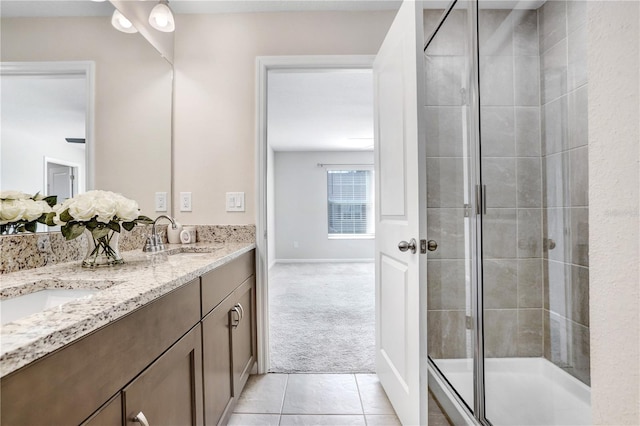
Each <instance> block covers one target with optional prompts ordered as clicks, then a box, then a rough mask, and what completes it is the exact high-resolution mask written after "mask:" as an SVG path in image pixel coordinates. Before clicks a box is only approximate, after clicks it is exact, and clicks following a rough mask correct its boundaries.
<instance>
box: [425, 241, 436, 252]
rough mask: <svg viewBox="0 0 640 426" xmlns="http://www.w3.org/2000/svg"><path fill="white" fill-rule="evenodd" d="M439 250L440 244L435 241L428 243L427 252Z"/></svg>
mask: <svg viewBox="0 0 640 426" xmlns="http://www.w3.org/2000/svg"><path fill="white" fill-rule="evenodd" d="M437 248H438V243H437V242H436V241H434V240H429V241H427V250H429V251H436V250H437Z"/></svg>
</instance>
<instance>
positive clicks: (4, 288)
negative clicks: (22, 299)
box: [0, 243, 255, 377]
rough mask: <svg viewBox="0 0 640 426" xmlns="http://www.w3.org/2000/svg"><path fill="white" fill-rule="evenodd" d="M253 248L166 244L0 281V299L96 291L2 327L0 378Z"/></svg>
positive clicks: (247, 245) (249, 245)
mask: <svg viewBox="0 0 640 426" xmlns="http://www.w3.org/2000/svg"><path fill="white" fill-rule="evenodd" d="M254 248H255V244H253V243H226V244H222V243H197V244H193V245H184V246H182V245H179V244H168V245H167V250H166V251H165V252H162V253H153V254H148V253H143V252H142V251H139V250H136V251H128V252H123V253H122V255H123V258H124V259H125V263H124V264H123V265H117V266H113V267H106V268H98V269H86V268H82V267H81V266H80V262H79V261H75V262H69V263H61V264H58V265H54V266H46V267H42V268H36V269H30V270H26V271H20V272H13V273H9V274H4V275H0V299H8V298H11V297H15V296H18V295H22V294H28V293H32V292H35V291H38V290H43V289H49V288H67V289H83V288H84V289H98V290H99V291H98V292H97V293H95V294H93V295H91V296H88V297H84V298H82V299H77V300H73V301H71V302H68V303H65V304H63V305H60V306H57V307H54V308H51V309H47V310H45V311H43V312H39V313H36V314H33V315H30V316H27V317H24V318H21V319H19V320H16V321H13V322H10V323H7V324H4V325H2V330H1V331H0V377H4V376H6V375H7V374H9V373H11V372H13V371H15V370H17V369H19V368H20V367H23V366H25V365H27V364H29V363H30V362H33V361H35V360H37V359H39V358H41V357H43V356H45V355H47V354H49V353H51V352H53V351H55V350H56V349H59V348H61V347H63V346H64V345H67V344H69V343H71V342H73V341H75V340H77V339H79V338H80V337H82V336H85V335H87V334H89V333H91V332H92V331H95V330H97V329H98V328H100V327H102V326H104V325H106V324H109V323H111V322H113V321H115V320H117V319H118V318H120V317H122V316H124V315H126V314H128V313H129V312H132V311H134V310H135V309H137V308H139V307H141V306H143V305H145V304H147V303H149V302H151V301H152V300H155V299H157V298H159V297H160V296H162V295H164V294H166V293H168V292H170V291H171V290H174V289H176V288H178V287H180V286H182V285H183V284H186V283H187V282H189V281H191V280H193V279H194V278H197V277H199V276H200V275H202V274H205V273H206V272H209V271H211V270H212V269H215V268H216V267H218V266H221V265H224V264H225V263H228V262H229V261H231V260H233V259H235V258H237V257H239V256H240V255H242V254H244V253H246V252H248V251H250V250H252V249H254Z"/></svg>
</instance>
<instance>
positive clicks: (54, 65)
mask: <svg viewBox="0 0 640 426" xmlns="http://www.w3.org/2000/svg"><path fill="white" fill-rule="evenodd" d="M5 3H6V4H5ZM113 11H114V5H112V4H111V3H109V2H78V1H56V2H49V1H20V2H4V3H3V5H2V15H1V16H0V18H1V21H2V22H1V26H0V36H1V46H0V61H1V63H2V68H1V69H2V73H1V75H0V80H1V83H2V87H1V89H2V97H1V99H2V116H1V120H2V122H1V123H0V124H1V129H2V130H1V132H2V133H1V139H0V148H1V150H0V189H1V190H8V189H14V190H21V191H24V192H28V193H34V192H38V191H39V192H41V193H48V194H49V195H60V196H61V197H62V198H65V197H66V196H67V195H73V194H74V193H77V192H82V191H84V190H89V189H104V190H110V191H114V192H119V193H121V194H123V195H125V196H126V197H128V198H131V199H134V200H136V201H137V202H138V204H139V205H140V209H141V211H142V213H143V214H145V215H147V216H151V217H154V216H156V215H158V214H161V213H160V212H157V213H156V211H155V204H154V197H155V193H156V192H167V195H168V200H171V199H172V197H171V181H172V176H171V163H172V161H171V133H172V132H171V122H172V119H171V110H172V106H171V102H172V84H173V82H172V80H173V67H172V65H171V64H170V63H169V62H168V60H166V59H165V58H164V57H163V56H162V55H161V54H159V52H158V49H157V47H154V46H152V44H151V43H150V41H148V40H147V39H146V38H145V37H143V36H141V35H140V33H137V34H126V33H122V32H120V31H117V30H116V29H115V28H114V27H113V26H112V25H111V15H112V14H113ZM171 37H172V35H171ZM171 48H172V39H171ZM164 56H166V55H164ZM82 140H84V142H83V141H82ZM64 173H67V174H71V175H73V176H74V177H75V179H73V180H72V183H71V184H68V183H67V184H64V183H63V184H61V183H60V182H63V181H64V182H68V180H67V181H65V180H64V179H63V178H60V176H62V175H64ZM67 189H68V192H66V193H65V192H64V191H65V190H67ZM167 208H168V212H169V213H171V212H170V209H171V203H170V202H169V203H168V206H167Z"/></svg>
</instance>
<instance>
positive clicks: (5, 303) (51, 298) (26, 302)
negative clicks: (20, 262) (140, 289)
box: [0, 288, 100, 324]
mask: <svg viewBox="0 0 640 426" xmlns="http://www.w3.org/2000/svg"><path fill="white" fill-rule="evenodd" d="M98 291H100V290H96V289H72V290H69V289H57V288H56V289H46V290H40V291H36V292H34V293H29V294H25V295H22V296H18V297H13V298H10V299H4V300H0V316H1V317H2V321H1V322H0V324H7V323H9V322H12V321H15V320H18V319H20V318H24V317H27V316H29V315H32V314H35V313H38V312H42V311H45V310H47V309H51V308H54V307H56V306H60V305H62V304H64V303H67V302H71V301H73V300H78V299H82V298H90V297H91V296H92V295H94V294H96V293H97V292H98Z"/></svg>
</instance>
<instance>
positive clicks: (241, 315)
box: [236, 303, 244, 321]
mask: <svg viewBox="0 0 640 426" xmlns="http://www.w3.org/2000/svg"><path fill="white" fill-rule="evenodd" d="M236 306H237V307H238V308H240V321H242V318H244V308H243V307H242V305H241V304H240V303H238V304H237V305H236Z"/></svg>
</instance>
